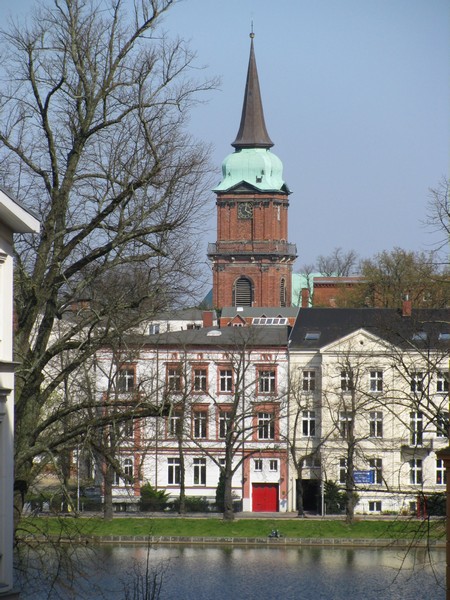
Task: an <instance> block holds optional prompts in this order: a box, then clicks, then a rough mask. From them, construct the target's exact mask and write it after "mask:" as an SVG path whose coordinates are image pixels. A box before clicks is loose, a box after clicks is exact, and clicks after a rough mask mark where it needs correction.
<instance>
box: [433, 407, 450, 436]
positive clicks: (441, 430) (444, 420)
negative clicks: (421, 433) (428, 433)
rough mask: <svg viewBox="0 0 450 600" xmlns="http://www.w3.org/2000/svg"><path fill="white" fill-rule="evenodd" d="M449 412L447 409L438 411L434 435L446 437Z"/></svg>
mask: <svg viewBox="0 0 450 600" xmlns="http://www.w3.org/2000/svg"><path fill="white" fill-rule="evenodd" d="M448 418H449V414H448V412H447V411H445V410H444V411H440V412H439V413H438V415H437V418H436V437H441V438H443V437H448V426H449V422H448Z"/></svg>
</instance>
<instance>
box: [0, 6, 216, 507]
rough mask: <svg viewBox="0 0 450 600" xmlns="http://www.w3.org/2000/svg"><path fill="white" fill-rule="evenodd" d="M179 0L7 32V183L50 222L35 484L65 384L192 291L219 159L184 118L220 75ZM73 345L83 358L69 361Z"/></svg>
mask: <svg viewBox="0 0 450 600" xmlns="http://www.w3.org/2000/svg"><path fill="white" fill-rule="evenodd" d="M174 4H175V1H174V0H141V1H139V2H136V3H135V5H134V11H133V12H132V14H129V13H128V12H127V7H126V6H125V2H124V1H123V0H112V1H111V3H110V4H108V5H106V4H104V3H103V2H97V1H95V0H93V2H85V1H83V0H54V4H53V6H52V7H51V8H42V9H40V10H39V11H38V12H36V13H35V14H34V15H33V18H32V22H31V24H30V25H29V26H22V25H21V27H20V28H19V27H15V26H11V28H10V29H9V30H8V31H4V32H3V43H4V57H7V58H6V59H5V60H3V65H2V66H3V69H4V71H5V72H6V78H5V79H4V80H3V82H2V83H1V94H0V141H1V149H0V160H1V162H2V165H3V167H4V169H3V172H4V174H5V175H4V179H3V185H4V186H6V187H8V188H10V189H11V190H12V191H13V192H14V193H15V195H16V196H17V197H18V199H20V200H22V201H23V202H24V203H25V204H26V205H27V206H28V207H30V208H32V209H33V210H34V211H35V212H36V213H37V214H38V216H39V218H40V219H41V223H42V227H41V231H42V233H41V234H40V235H38V236H34V237H33V238H31V239H30V238H23V239H22V241H21V242H20V243H19V244H18V245H17V268H16V283H15V291H16V314H17V331H16V360H17V361H18V362H20V367H19V368H18V370H17V376H16V393H17V395H16V422H17V431H16V477H17V479H18V480H20V481H21V482H22V483H21V484H20V486H19V487H21V489H23V487H24V486H25V487H26V486H27V485H29V484H30V482H31V480H32V477H33V462H34V459H35V457H36V456H38V455H40V454H41V453H42V452H44V451H45V450H46V449H48V448H50V449H52V450H55V451H56V450H58V451H59V450H61V449H62V448H63V446H64V444H66V443H67V441H68V436H69V437H70V435H69V432H68V431H67V430H66V431H65V433H64V435H61V432H60V431H59V430H58V428H56V427H55V428H54V429H53V430H52V428H51V425H52V424H54V423H56V422H57V417H58V411H57V410H56V408H55V406H53V408H52V410H53V417H54V418H53V419H52V420H51V422H50V421H49V417H48V406H49V403H50V404H51V399H52V397H53V396H54V394H55V393H57V390H58V389H59V388H60V386H61V385H62V384H63V382H64V381H66V380H67V378H68V377H70V376H71V375H72V374H73V373H74V372H75V371H76V369H77V368H78V367H79V366H80V365H81V364H83V363H84V362H85V361H86V360H87V359H89V357H91V356H92V355H93V354H94V353H95V351H96V349H97V348H99V347H100V346H101V345H103V344H105V343H108V342H109V341H110V340H111V339H113V338H115V337H116V336H117V335H118V334H120V333H121V332H122V331H123V330H124V329H126V328H129V327H130V326H131V325H133V324H136V323H139V322H140V321H141V320H142V319H143V318H145V317H146V316H148V315H150V314H152V313H153V311H155V310H159V309H161V308H165V307H167V306H171V305H173V304H174V303H176V302H177V298H178V297H179V294H180V293H182V292H184V293H186V294H188V293H189V292H190V280H189V277H188V274H189V273H190V272H191V271H192V265H193V264H194V261H195V257H196V253H195V247H196V242H195V237H194V234H195V228H196V227H198V224H199V222H200V221H199V218H200V216H201V215H200V212H199V209H200V208H202V209H203V206H204V195H203V194H204V191H205V189H206V188H205V185H208V182H207V180H206V178H205V175H207V174H208V171H209V166H208V162H207V155H208V152H207V149H206V148H204V147H203V146H202V145H201V144H199V143H197V142H196V141H195V140H193V139H192V138H190V137H189V135H188V134H187V133H186V131H185V129H184V125H185V123H186V118H187V116H188V114H189V109H190V107H191V106H192V104H193V102H195V101H196V98H197V94H198V93H199V92H202V91H205V90H209V89H211V88H212V87H213V86H214V85H215V82H212V81H202V82H198V81H195V80H194V79H193V78H192V72H193V66H194V55H193V54H192V53H191V52H190V51H189V49H188V48H187V46H186V45H185V43H184V42H183V41H182V40H175V41H170V40H169V39H168V38H167V37H166V36H165V35H164V33H163V32H161V31H160V30H159V29H158V26H159V22H160V20H161V17H162V16H163V15H164V13H165V12H166V11H167V10H169V9H170V8H171V6H172V5H174ZM127 6H128V5H127ZM194 224H195V225H194ZM131 274H134V276H133V277H130V275H131ZM197 287H198V285H197ZM106 290H107V291H106ZM58 323H59V324H60V325H61V327H60V332H59V333H58V335H56V334H55V327H56V325H57V324H58ZM61 354H66V356H68V357H70V358H69V359H68V360H67V361H66V362H65V364H64V367H63V368H59V369H56V370H55V361H57V359H58V356H60V355H61ZM50 372H51V373H52V377H51V378H49V377H48V375H49V373H50ZM70 410H71V411H73V405H72V406H71V407H70ZM50 434H51V435H50ZM79 434H81V431H78V433H77V434H75V433H73V434H72V439H73V438H74V437H75V436H76V435H79ZM18 508H19V510H20V506H19V507H18Z"/></svg>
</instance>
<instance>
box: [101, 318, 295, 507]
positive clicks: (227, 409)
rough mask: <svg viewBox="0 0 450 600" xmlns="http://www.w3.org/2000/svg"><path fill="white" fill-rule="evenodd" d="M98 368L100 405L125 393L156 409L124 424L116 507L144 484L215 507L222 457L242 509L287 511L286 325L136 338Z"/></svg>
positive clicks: (136, 495)
mask: <svg viewBox="0 0 450 600" xmlns="http://www.w3.org/2000/svg"><path fill="white" fill-rule="evenodd" d="M96 372H97V374H98V380H97V387H98V393H99V398H100V402H101V398H106V397H107V396H108V395H110V394H111V393H113V394H115V397H116V398H118V399H119V400H120V401H121V402H123V398H124V396H126V395H128V396H131V397H133V398H135V402H136V403H137V404H138V403H139V404H141V405H142V403H145V402H151V403H152V404H156V405H158V406H160V408H161V413H162V416H161V417H152V418H148V419H134V420H133V419H132V412H131V413H130V417H131V419H130V421H129V424H128V425H127V424H125V423H124V424H123V427H122V431H123V434H122V435H123V437H122V439H121V441H120V443H119V444H118V446H117V455H118V460H119V461H120V465H121V466H122V470H121V472H119V473H118V475H117V477H116V478H115V484H114V492H113V495H114V501H115V502H121V501H122V502H128V503H131V504H132V503H133V502H137V500H138V499H139V493H140V492H139V489H140V486H141V485H142V484H145V483H147V482H148V483H151V485H152V486H154V487H156V488H158V489H164V490H166V491H167V492H168V493H169V494H170V496H171V498H172V500H175V499H176V498H178V497H179V495H180V485H181V481H182V480H184V486H185V493H186V495H187V496H188V497H202V498H203V499H205V500H206V501H207V502H208V504H210V505H213V504H215V500H216V489H217V486H218V483H219V477H220V474H221V471H224V469H225V466H226V460H227V455H228V456H229V461H230V466H231V470H232V472H233V478H232V491H233V497H234V499H235V501H236V506H237V507H239V508H240V510H245V511H255V512H261V511H286V510H287V481H288V473H287V463H288V461H287V453H286V440H287V419H286V415H287V413H286V407H287V389H286V384H287V327H285V326H273V327H267V326H262V327H257V326H254V327H245V328H241V327H226V328H224V329H218V328H202V329H199V330H189V331H180V332H172V333H166V334H163V335H160V336H145V337H141V338H138V337H135V338H133V340H132V342H131V340H130V341H129V342H128V343H127V350H126V351H122V352H118V351H117V350H116V352H115V354H114V355H113V354H112V353H111V352H110V351H108V350H107V349H104V350H103V351H102V352H101V353H99V354H98V356H97V363H96ZM127 427H128V429H127ZM125 475H127V476H129V477H131V478H132V481H133V483H131V480H128V479H127V477H126V476H125Z"/></svg>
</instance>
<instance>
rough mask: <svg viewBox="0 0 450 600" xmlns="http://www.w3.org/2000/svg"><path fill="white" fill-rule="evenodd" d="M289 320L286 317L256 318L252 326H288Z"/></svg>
mask: <svg viewBox="0 0 450 600" xmlns="http://www.w3.org/2000/svg"><path fill="white" fill-rule="evenodd" d="M287 324H288V320H287V318H285V317H254V318H253V320H252V325H287Z"/></svg>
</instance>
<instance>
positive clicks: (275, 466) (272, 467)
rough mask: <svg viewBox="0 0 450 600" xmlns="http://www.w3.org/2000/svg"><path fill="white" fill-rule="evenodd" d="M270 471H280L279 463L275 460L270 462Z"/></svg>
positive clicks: (272, 459)
mask: <svg viewBox="0 0 450 600" xmlns="http://www.w3.org/2000/svg"><path fill="white" fill-rule="evenodd" d="M269 471H278V461H277V460H276V459H275V458H271V459H270V460H269Z"/></svg>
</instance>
